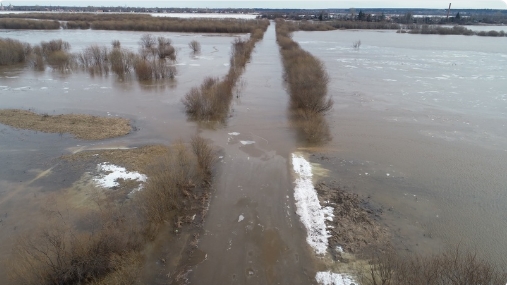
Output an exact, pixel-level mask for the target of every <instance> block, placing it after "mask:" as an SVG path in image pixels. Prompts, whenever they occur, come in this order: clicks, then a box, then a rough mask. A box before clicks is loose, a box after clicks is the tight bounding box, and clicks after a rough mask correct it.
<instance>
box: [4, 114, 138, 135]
mask: <svg viewBox="0 0 507 285" xmlns="http://www.w3.org/2000/svg"><path fill="white" fill-rule="evenodd" d="M0 123H2V124H5V125H8V126H11V127H15V128H20V129H27V130H34V131H41V132H47V133H70V134H72V135H74V136H75V137H76V138H78V139H85V140H101V139H106V138H114V137H119V136H124V135H126V134H128V133H130V131H131V127H130V122H129V120H127V119H124V118H108V117H97V116H92V115H83V114H65V115H48V114H36V113H34V112H32V111H25V110H17V109H4V110H0Z"/></svg>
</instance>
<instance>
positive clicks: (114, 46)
mask: <svg viewBox="0 0 507 285" xmlns="http://www.w3.org/2000/svg"><path fill="white" fill-rule="evenodd" d="M111 45H112V46H113V48H121V43H120V41H119V40H113V41H112V42H111Z"/></svg>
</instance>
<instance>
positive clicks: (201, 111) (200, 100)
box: [182, 21, 269, 122]
mask: <svg viewBox="0 0 507 285" xmlns="http://www.w3.org/2000/svg"><path fill="white" fill-rule="evenodd" d="M268 24H269V22H265V21H262V22H259V27H257V28H256V29H254V30H253V31H257V30H260V31H262V33H264V32H265V31H266V29H267V25H268ZM258 33H259V31H257V32H252V33H251V35H250V39H248V40H244V39H241V38H239V37H237V38H235V39H234V42H233V43H232V49H231V50H232V51H231V59H230V67H229V72H228V73H227V75H226V76H225V77H224V78H223V79H222V80H219V79H218V78H212V77H207V78H205V79H204V82H203V83H202V84H201V86H200V87H194V88H192V89H191V90H190V91H189V92H188V93H187V94H186V95H185V98H184V99H183V100H182V102H183V105H184V106H185V111H186V113H187V115H188V116H189V117H190V118H191V119H193V120H199V121H206V122H209V121H218V122H224V121H225V119H226V118H227V114H228V113H229V105H230V103H231V100H232V97H233V94H232V91H233V88H234V86H235V85H236V82H237V80H238V79H239V77H240V76H241V74H242V72H243V70H244V68H245V66H246V64H247V62H248V60H249V59H250V56H251V54H252V51H253V49H254V47H255V43H256V42H257V41H259V40H260V39H262V36H259V34H258Z"/></svg>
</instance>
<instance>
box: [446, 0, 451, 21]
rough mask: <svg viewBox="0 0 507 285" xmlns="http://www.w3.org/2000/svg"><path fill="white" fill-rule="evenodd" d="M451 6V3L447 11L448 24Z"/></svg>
mask: <svg viewBox="0 0 507 285" xmlns="http://www.w3.org/2000/svg"><path fill="white" fill-rule="evenodd" d="M451 4H452V3H449V9H448V10H447V21H446V22H449V13H450V12H451Z"/></svg>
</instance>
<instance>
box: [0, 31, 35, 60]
mask: <svg viewBox="0 0 507 285" xmlns="http://www.w3.org/2000/svg"><path fill="white" fill-rule="evenodd" d="M31 49H32V48H31V46H30V45H29V44H27V43H22V42H20V41H18V40H13V39H2V38H0V65H11V64H17V63H24V62H25V60H26V58H27V56H28V55H29V54H30V52H31Z"/></svg>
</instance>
